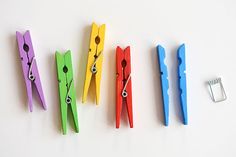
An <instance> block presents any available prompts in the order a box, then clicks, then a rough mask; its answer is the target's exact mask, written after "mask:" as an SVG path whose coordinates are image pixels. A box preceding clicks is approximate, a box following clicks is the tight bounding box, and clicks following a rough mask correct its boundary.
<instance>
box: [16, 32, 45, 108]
mask: <svg viewBox="0 0 236 157" xmlns="http://www.w3.org/2000/svg"><path fill="white" fill-rule="evenodd" d="M16 39H17V43H18V49H19V54H20V58H21V65H22V69H23V74H24V78H25V84H26V89H27V96H28V105H29V110H30V112H32V111H33V102H32V101H33V100H32V99H33V98H32V85H35V87H36V90H37V94H38V96H39V98H40V100H41V103H42V106H43V108H44V109H45V110H46V108H47V107H46V103H45V99H44V95H43V89H42V85H41V81H40V77H39V71H38V67H37V63H36V59H35V55H34V49H33V45H32V41H31V37H30V32H29V31H26V32H25V34H24V35H22V34H21V33H20V32H16Z"/></svg>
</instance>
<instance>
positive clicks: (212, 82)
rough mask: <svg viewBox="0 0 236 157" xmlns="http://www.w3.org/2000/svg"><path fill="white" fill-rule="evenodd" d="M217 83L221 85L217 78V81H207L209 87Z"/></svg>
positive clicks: (219, 79)
mask: <svg viewBox="0 0 236 157" xmlns="http://www.w3.org/2000/svg"><path fill="white" fill-rule="evenodd" d="M217 83H221V78H217V79H214V80H210V81H208V84H209V85H215V84H217Z"/></svg>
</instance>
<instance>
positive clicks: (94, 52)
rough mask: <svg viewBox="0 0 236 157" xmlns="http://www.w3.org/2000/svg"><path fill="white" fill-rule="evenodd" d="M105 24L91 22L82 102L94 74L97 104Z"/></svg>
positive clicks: (84, 99)
mask: <svg viewBox="0 0 236 157" xmlns="http://www.w3.org/2000/svg"><path fill="white" fill-rule="evenodd" d="M105 29H106V26H105V24H103V25H101V26H100V27H98V26H97V25H96V24H95V23H93V24H92V32H91V37H90V48H89V52H88V62H87V68H86V76H85V82H84V91H83V97H82V102H83V103H84V102H85V101H86V99H87V95H88V90H89V86H90V83H91V79H92V76H93V75H94V76H95V88H96V104H97V105H98V104H99V99H100V82H101V74H102V60H103V53H102V51H103V49H104V40H105Z"/></svg>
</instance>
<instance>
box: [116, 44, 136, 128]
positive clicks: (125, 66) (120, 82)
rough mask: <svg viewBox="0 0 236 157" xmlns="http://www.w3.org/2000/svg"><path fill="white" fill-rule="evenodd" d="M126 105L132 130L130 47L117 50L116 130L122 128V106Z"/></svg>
mask: <svg viewBox="0 0 236 157" xmlns="http://www.w3.org/2000/svg"><path fill="white" fill-rule="evenodd" d="M123 103H124V106H125V105H126V108H127V113H128V118H129V124H130V128H133V109H132V83H131V60H130V47H129V46H128V47H127V48H125V50H122V49H121V48H120V47H119V46H118V47H117V48H116V128H119V127H120V118H121V112H122V106H123Z"/></svg>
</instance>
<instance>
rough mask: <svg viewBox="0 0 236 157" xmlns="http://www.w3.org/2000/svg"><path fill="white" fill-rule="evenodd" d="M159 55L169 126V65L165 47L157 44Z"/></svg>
mask: <svg viewBox="0 0 236 157" xmlns="http://www.w3.org/2000/svg"><path fill="white" fill-rule="evenodd" d="M157 56H158V61H159V70H160V81H161V90H162V102H163V112H164V124H165V126H168V124H169V95H168V89H169V83H168V73H167V67H166V64H165V57H166V56H165V49H164V48H163V47H162V46H161V45H158V46H157Z"/></svg>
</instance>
